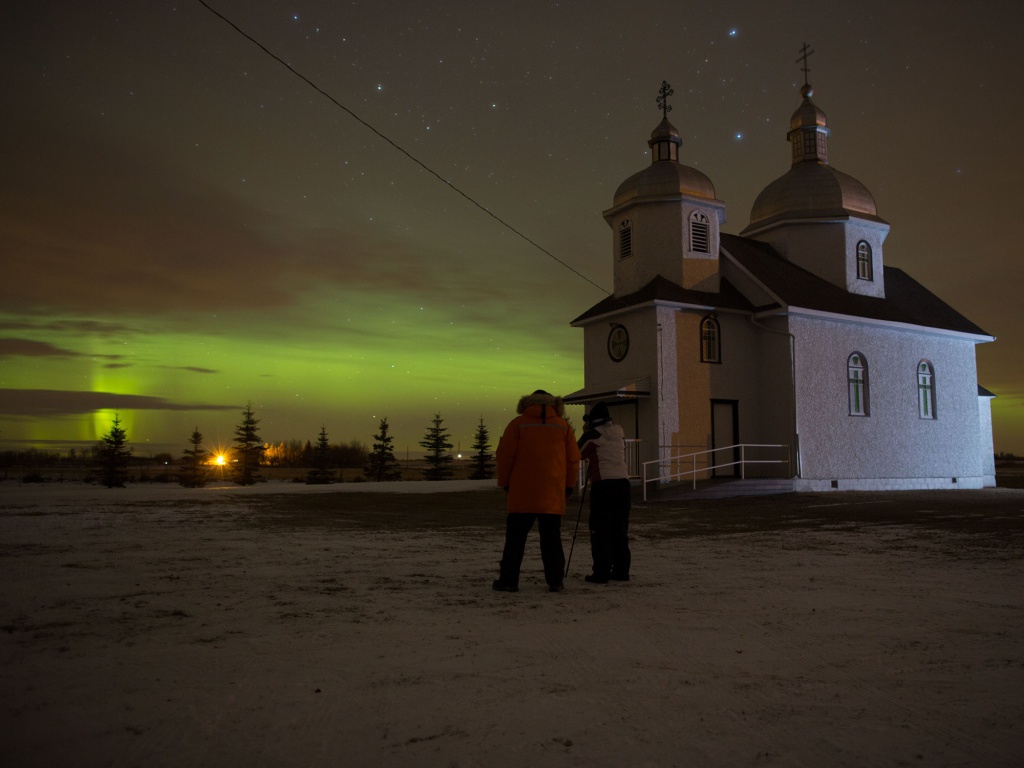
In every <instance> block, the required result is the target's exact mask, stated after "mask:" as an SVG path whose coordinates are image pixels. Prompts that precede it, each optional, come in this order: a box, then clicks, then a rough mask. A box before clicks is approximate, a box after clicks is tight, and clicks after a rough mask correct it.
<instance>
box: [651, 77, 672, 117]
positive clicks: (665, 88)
mask: <svg viewBox="0 0 1024 768" xmlns="http://www.w3.org/2000/svg"><path fill="white" fill-rule="evenodd" d="M673 93H674V91H673V90H672V86H671V85H669V84H668V83H667V82H666V81H665V80H662V81H661V88H660V89H659V90H658V98H657V99H655V101H657V102H658V109H660V110H661V114H662V116H663V117H664V118H665V119H666V120H667V119H668V113H669V112H671V111H672V106H671V105H670V104H669V103H668V97H669V96H671V95H672V94H673Z"/></svg>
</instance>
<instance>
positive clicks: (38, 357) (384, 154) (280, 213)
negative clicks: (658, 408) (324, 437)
mask: <svg viewBox="0 0 1024 768" xmlns="http://www.w3.org/2000/svg"><path fill="white" fill-rule="evenodd" d="M208 1H209V3H210V5H211V6H212V7H213V8H215V9H217V10H218V11H219V12H220V13H222V14H224V15H225V16H227V17H228V18H230V19H231V20H232V21H233V22H234V23H235V24H237V25H238V26H239V27H240V28H241V29H242V30H244V31H245V32H246V33H248V34H249V35H251V36H252V37H253V38H255V39H256V40H258V41H260V43H262V44H263V45H264V46H266V48H267V49H269V50H270V51H272V52H273V53H274V54H276V55H277V56H279V57H280V58H281V59H283V60H284V61H286V62H287V63H288V64H289V65H290V66H292V67H293V68H294V69H296V70H297V71H299V72H301V73H302V74H303V75H304V76H305V77H307V78H308V79H309V80H311V81H312V82H313V83H315V84H316V86H317V87H319V88H320V89H322V90H323V91H325V92H326V93H328V94H330V96H331V97H333V98H334V99H335V100H337V102H339V103H340V104H342V105H344V107H345V108H347V109H348V110H350V111H351V112H352V113H355V115H357V116H358V118H359V120H362V121H365V123H368V124H369V125H371V126H373V127H374V128H375V129H376V130H377V131H379V132H380V133H381V134H383V135H384V136H386V137H387V138H388V139H390V140H391V141H392V142H394V143H395V144H397V145H399V146H400V147H402V148H403V149H404V150H405V151H406V152H408V153H409V154H411V155H413V156H414V157H415V158H416V159H417V160H418V161H419V162H421V163H422V164H423V165H425V166H427V167H428V168H429V169H431V171H433V172H434V173H436V174H437V175H438V176H440V177H442V178H443V179H445V180H447V181H448V182H450V184H451V185H454V187H457V189H458V190H460V191H461V193H463V194H460V192H459V191H456V190H453V189H452V187H450V186H448V185H447V184H445V183H444V182H442V181H440V180H439V179H438V178H437V177H436V176H435V175H433V174H431V173H430V172H428V171H426V170H424V169H423V168H422V167H421V166H420V165H417V164H416V163H415V162H413V161H412V160H410V159H409V157H407V156H406V155H405V154H403V153H402V152H400V151H398V150H396V149H395V148H394V147H393V146H392V145H391V144H389V143H388V142H387V141H386V140H384V139H382V138H381V137H380V136H379V135H377V134H376V133H374V132H373V131H372V130H370V129H369V128H367V127H366V125H364V124H363V123H361V122H360V121H359V120H357V119H355V118H354V117H353V116H352V114H350V113H349V112H346V111H345V110H344V109H342V108H340V107H339V106H337V105H336V104H334V103H332V102H331V101H330V100H329V99H328V98H326V97H325V96H324V95H322V94H321V93H318V92H317V91H316V90H315V89H314V88H312V87H311V86H310V85H309V84H308V83H306V82H304V81H302V80H301V79H299V78H298V77H297V76H296V75H295V74H293V73H292V72H289V71H288V70H287V69H286V68H285V67H284V66H282V64H280V63H279V62H277V61H275V60H274V59H273V58H272V57H271V56H269V55H268V54H267V53H266V52H264V51H262V50H260V48H258V47H257V46H256V45H254V44H253V43H252V42H250V41H249V40H247V39H246V38H245V37H243V36H242V35H241V34H239V32H237V31H236V30H234V29H232V28H231V27H230V26H229V25H228V24H226V23H225V22H224V21H223V20H222V19H220V18H218V17H217V16H216V15H214V14H213V13H211V12H210V10H208V9H206V8H204V7H203V5H202V4H201V3H199V2H197V1H193V0H180V1H179V2H164V1H162V0H147V1H146V2H139V1H138V0H126V1H125V2H104V1H103V0H97V1H96V2H46V1H45V0H42V1H39V2H30V3H29V2H22V3H6V4H4V7H3V10H2V11H0V60H2V67H0V78H2V91H0V92H2V93H3V118H2V119H0V132H2V141H0V154H2V160H0V198H2V203H0V250H2V265H3V266H2V279H0V448H5V449H12V448H24V447H28V446H30V445H35V446H38V447H55V448H56V447H60V448H66V447H68V446H72V445H75V444H76V443H78V441H81V443H80V445H82V446H88V445H91V444H93V442H94V441H95V440H96V439H98V438H99V437H100V436H101V435H102V434H103V433H105V432H107V431H108V430H109V427H110V421H111V419H112V417H113V413H114V411H115V410H117V411H118V412H119V413H120V415H121V417H122V421H123V426H125V427H126V429H127V431H128V436H129V439H130V441H131V443H132V445H133V446H134V448H135V451H136V454H138V455H143V456H145V455H149V454H151V453H155V452H160V451H165V450H169V451H172V452H174V453H178V452H180V451H181V450H182V449H183V448H184V447H185V445H186V442H187V440H188V437H189V435H190V434H191V432H192V430H193V429H194V428H195V427H198V428H199V430H200V431H201V432H203V434H204V435H205V436H206V438H207V443H208V444H209V445H211V446H212V445H214V444H216V443H223V444H226V443H228V442H230V440H231V437H232V433H233V427H234V425H235V424H237V423H238V421H239V418H240V411H241V409H242V408H243V407H244V406H245V404H246V403H247V402H249V401H251V402H252V404H253V406H254V408H255V410H256V415H257V417H258V418H260V419H261V425H260V427H261V429H260V432H261V435H262V437H263V439H264V440H267V441H271V442H280V441H284V440H290V439H300V440H303V441H305V440H312V441H315V440H316V436H317V433H318V432H319V430H320V428H321V425H324V426H326V428H327V432H328V435H329V437H330V440H331V442H335V443H337V442H342V443H347V442H349V441H351V440H360V441H362V442H364V443H366V444H369V443H371V442H372V436H373V434H374V433H375V432H376V431H377V427H378V424H379V421H380V419H381V418H382V417H387V418H388V419H389V422H390V424H391V428H392V434H393V435H394V437H395V447H396V449H397V451H398V452H399V453H400V457H402V458H404V457H405V455H406V453H407V452H411V454H412V455H413V456H415V455H416V454H418V453H420V452H421V449H420V448H419V447H418V445H417V443H418V441H419V440H420V439H421V438H422V437H423V435H424V433H425V431H426V429H427V428H428V426H429V425H430V422H431V418H432V416H433V414H434V413H438V412H439V413H440V414H441V416H442V418H443V419H444V420H445V425H446V426H448V427H449V428H450V429H451V437H452V440H453V442H455V443H456V444H457V446H460V447H461V448H462V449H463V451H466V450H467V449H468V447H469V446H470V444H471V443H472V440H473V431H474V428H475V426H476V424H477V422H478V420H479V419H480V418H481V417H483V419H484V421H485V424H486V425H487V426H488V428H489V429H490V431H491V435H492V439H493V441H494V442H495V443H496V442H497V436H498V434H500V432H501V430H502V429H503V428H504V425H505V423H506V422H507V420H508V419H509V418H511V417H512V416H513V415H514V409H515V404H516V402H517V400H518V398H519V396H520V395H522V394H524V393H527V392H531V391H533V390H534V389H537V388H543V389H546V390H548V391H551V392H553V393H556V394H566V393H568V392H571V391H573V390H575V389H577V388H579V387H580V386H582V384H583V362H582V340H583V334H582V331H580V330H578V329H573V328H570V327H569V325H568V323H569V322H570V321H571V320H572V319H573V318H574V317H576V316H577V315H579V314H581V313H582V312H583V311H585V310H586V309H588V308H589V307H590V306H592V305H593V304H595V303H596V302H597V301H599V300H600V299H602V298H603V297H604V296H605V295H606V293H605V291H610V290H611V288H612V278H611V266H612V243H611V236H610V234H609V230H608V228H607V225H606V224H605V222H604V221H603V220H602V218H601V211H602V210H604V209H606V208H609V207H610V206H611V203H612V194H613V192H614V191H615V188H616V187H617V186H618V184H619V183H620V182H621V181H622V180H624V179H625V178H626V177H627V176H629V175H630V174H632V173H634V172H635V171H638V170H641V169H642V168H643V167H645V166H646V165H647V164H648V163H649V162H650V159H649V155H648V147H647V138H648V137H649V136H650V133H651V131H652V129H653V128H654V127H655V126H656V125H657V124H658V122H659V121H660V119H661V113H660V111H659V110H658V106H657V104H656V102H655V99H656V97H657V95H658V88H659V86H660V85H661V82H662V81H663V80H667V81H668V82H669V83H671V85H672V87H673V89H674V95H673V96H672V97H671V98H670V104H671V105H672V107H673V110H672V112H671V113H670V115H669V118H670V120H671V121H672V122H673V124H674V125H675V126H676V127H677V128H678V129H679V131H680V134H681V136H682V138H683V145H682V148H681V153H680V157H681V161H682V162H683V163H684V164H686V165H691V166H694V167H696V168H699V169H700V170H701V171H703V172H704V173H706V174H707V175H708V176H709V177H710V178H711V180H712V181H713V182H714V184H715V188H716V191H717V194H718V197H719V198H720V199H722V200H724V201H725V202H726V204H727V205H728V222H727V223H726V225H725V230H726V231H728V232H739V231H740V230H742V229H743V228H744V227H745V226H746V224H747V223H748V221H749V213H750V207H751V205H752V203H753V201H754V198H755V197H756V195H757V194H758V192H760V190H761V189H763V188H764V187H765V186H767V185H768V184H769V183H770V182H771V181H772V180H774V179H775V178H777V177H779V176H781V175H782V174H783V173H785V172H786V171H787V170H788V168H789V163H790V150H789V145H788V143H787V141H786V131H787V128H788V121H789V116H790V115H791V114H792V112H793V111H794V110H795V109H796V108H797V106H798V105H799V103H800V95H799V88H800V85H801V84H802V83H803V75H802V73H801V71H800V66H799V65H798V64H797V63H796V59H797V57H798V55H799V50H800V47H801V46H802V45H803V43H804V42H807V43H809V44H810V46H811V47H812V48H813V49H814V51H815V53H814V55H813V56H812V57H811V58H810V63H809V64H810V67H811V72H810V78H809V79H810V81H811V83H812V85H813V86H814V93H815V95H814V100H815V103H816V104H817V105H818V106H819V107H820V108H822V109H823V110H824V111H825V113H826V114H827V116H828V124H829V128H830V129H831V131H832V134H831V138H830V140H829V155H830V160H831V163H832V165H833V166H834V167H836V168H838V169H839V170H842V171H844V172H846V173H848V174H850V175H852V176H853V177H855V178H857V179H858V180H860V181H861V182H863V183H864V184H865V185H866V186H867V188H868V189H869V190H870V191H871V192H872V193H873V194H874V197H875V200H876V202H877V205H878V212H879V215H880V216H881V217H882V218H884V219H885V220H886V221H888V222H889V223H890V224H891V226H892V230H891V233H890V235H889V238H888V239H887V240H886V243H885V250H884V253H885V259H886V263H887V264H888V265H889V266H895V267H899V268H902V269H904V270H906V271H907V272H909V273H910V274H911V275H912V276H913V277H914V278H916V279H917V280H919V281H920V282H922V283H923V284H924V285H925V286H926V287H928V288H929V289H931V290H932V291H933V292H935V293H936V294H938V295H939V296H940V297H941V298H943V299H944V300H946V301H947V302H949V303H950V304H952V305H953V306H954V307H955V308H956V309H958V310H959V311H960V312H962V313H963V314H965V315H966V316H967V317H969V318H970V319H971V320H973V321H974V322H975V323H977V324H978V325H980V326H981V327H982V328H984V329H985V330H986V331H987V332H988V333H990V334H993V335H994V336H996V337H997V339H998V340H997V341H996V342H995V343H993V344H986V345H982V346H981V347H979V352H978V359H979V379H980V383H981V384H982V385H983V386H985V387H987V388H988V389H990V390H992V391H993V392H995V394H996V395H997V399H996V400H995V401H994V403H993V411H994V427H995V447H996V450H997V451H1012V452H1015V453H1019V454H1024V410H1022V405H1024V386H1022V382H1024V342H1022V338H1021V325H1022V324H1021V320H1022V311H1021V303H1020V301H1021V300H1020V298H1019V295H1018V294H1019V292H1020V289H1021V286H1022V285H1024V259H1022V254H1021V250H1022V249H1021V245H1020V243H1021V239H1022V236H1021V229H1020V218H1021V213H1020V208H1021V197H1022V195H1021V191H1020V190H1021V181H1022V179H1024V160H1022V158H1024V152H1022V151H1021V149H1020V146H1019V142H1020V141H1021V136H1024V98H1022V97H1024V92H1022V91H1024V86H1022V79H1021V76H1020V75H1021V69H1020V64H1019V62H1018V60H1017V59H1018V48H1019V40H1018V37H1019V33H1020V30H1021V29H1022V28H1024V7H1022V6H1021V5H1020V4H1009V3H995V2H988V3H986V2H982V3H953V2H948V3H929V2H921V3H910V2H892V0H886V1H884V2H876V1H875V0H868V1H867V2H857V3H838V2H836V3H828V2H823V3H819V4H808V3H806V2H789V1H788V0H783V1H781V2H780V1H776V2H771V3H768V2H764V1H763V0H752V1H751V2H726V3H706V4H704V3H701V4H698V3H682V2H678V0H675V1H673V2H668V1H666V2H645V1H644V0H637V1H635V2H630V3H622V2H611V1H605V0H590V1H588V2H582V1H579V2H522V1H517V2H515V3H512V2H507V3H497V2H486V1H480V0H477V1H476V2H463V1H462V0H459V1H457V2H456V1H452V2H430V1H421V0H417V1H416V2H412V1H411V0H409V1H406V2H362V0H359V1H358V2H340V1H338V2H327V1H326V0H319V1H310V2H303V1H301V0H294V1H293V2H273V1H272V0H263V1H260V0H208ZM467 197H469V198H471V199H472V201H475V202H476V203H478V204H479V205H481V206H483V207H484V208H486V209H487V210H488V211H490V212H491V213H493V214H494V215H495V216H497V217H499V218H500V219H502V220H503V221H505V222H507V223H508V224H510V225H511V226H512V227H514V229H515V230H516V231H518V233H522V235H525V236H526V237H527V238H529V240H531V241H533V242H534V243H536V244H538V245H540V246H541V247H542V248H543V249H545V250H546V251H548V252H549V253H550V254H551V255H553V256H554V257H556V258H557V259H558V260H560V261H562V262H564V263H565V265H568V267H570V268H571V269H569V268H566V266H563V265H562V264H560V263H559V262H558V261H556V260H555V258H552V256H551V255H547V254H545V253H544V252H542V251H541V250H539V249H538V248H537V247H535V246H534V245H532V244H531V243H530V242H528V241H527V240H525V239H524V238H523V237H521V236H520V234H517V232H516V231H513V230H511V229H509V228H508V227H505V226H503V225H502V224H501V223H500V222H498V221H496V220H495V218H493V217H492V216H489V215H488V214H487V213H486V212H484V211H482V210H481V209H480V208H478V207H477V206H476V205H474V203H473V202H471V201H469V200H467ZM573 270H574V271H575V272H574V271H573ZM577 272H578V273H580V275H583V276H585V278H586V279H584V277H581V276H579V275H578V274H576V273H577ZM940 386H941V383H940ZM571 415H572V416H573V419H574V421H575V423H576V424H577V425H580V424H581V420H580V416H581V412H580V411H578V410H576V409H573V410H572V411H571Z"/></svg>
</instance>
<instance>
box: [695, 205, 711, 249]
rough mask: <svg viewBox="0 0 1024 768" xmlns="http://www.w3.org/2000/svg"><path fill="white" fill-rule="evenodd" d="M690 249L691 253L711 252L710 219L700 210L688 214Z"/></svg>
mask: <svg viewBox="0 0 1024 768" xmlns="http://www.w3.org/2000/svg"><path fill="white" fill-rule="evenodd" d="M690 250H691V251H692V252H693V253H710V252H711V221H710V219H708V217H707V215H705V214H703V213H701V212H700V211H694V212H693V213H691V214H690Z"/></svg>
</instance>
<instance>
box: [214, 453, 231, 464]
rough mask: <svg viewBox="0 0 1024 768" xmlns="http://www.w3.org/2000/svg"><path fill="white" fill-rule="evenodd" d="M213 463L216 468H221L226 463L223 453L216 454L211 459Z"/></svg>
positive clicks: (226, 459)
mask: <svg viewBox="0 0 1024 768" xmlns="http://www.w3.org/2000/svg"><path fill="white" fill-rule="evenodd" d="M213 463H214V464H216V465H217V466H218V467H223V466H224V465H225V464H227V463H228V457H227V456H225V455H224V454H223V453H218V454H217V455H216V456H214V457H213Z"/></svg>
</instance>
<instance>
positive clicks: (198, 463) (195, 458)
mask: <svg viewBox="0 0 1024 768" xmlns="http://www.w3.org/2000/svg"><path fill="white" fill-rule="evenodd" d="M188 444H189V447H188V448H186V449H185V450H184V451H183V452H182V457H181V474H180V475H179V476H178V482H180V483H181V484H182V485H183V486H185V487H186V488H202V487H203V486H204V485H206V467H205V466H203V465H204V464H205V463H206V456H207V451H206V449H205V448H203V435H202V433H201V432H200V431H199V427H196V428H195V430H194V431H193V432H192V436H191V437H189V439H188Z"/></svg>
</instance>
